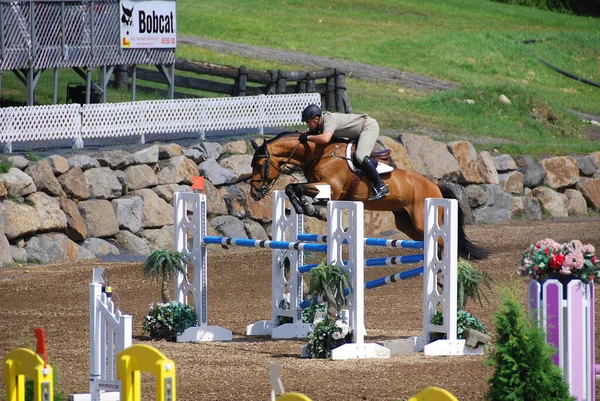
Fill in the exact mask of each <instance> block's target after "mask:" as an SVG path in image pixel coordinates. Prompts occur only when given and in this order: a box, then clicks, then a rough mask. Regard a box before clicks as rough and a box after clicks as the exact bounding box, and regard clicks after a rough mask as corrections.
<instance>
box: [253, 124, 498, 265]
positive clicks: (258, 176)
mask: <svg viewBox="0 0 600 401" xmlns="http://www.w3.org/2000/svg"><path fill="white" fill-rule="evenodd" d="M298 138H299V133H298V132H283V133H281V134H279V135H277V136H276V137H274V138H271V139H269V140H265V141H264V142H263V144H262V145H260V146H259V145H258V144H257V143H256V142H255V141H254V140H251V141H250V142H251V144H252V147H253V148H254V150H255V152H254V157H253V159H252V178H251V181H250V185H251V190H250V195H251V196H252V199H254V200H256V201H258V200H260V199H262V198H264V197H265V196H266V195H267V193H268V192H269V191H270V190H271V189H272V188H273V186H274V184H275V181H276V180H277V179H278V178H279V176H280V174H281V172H282V169H284V168H286V167H287V166H296V167H298V168H300V169H302V171H303V172H304V176H305V177H306V180H307V183H297V184H289V185H287V186H286V188H285V192H286V195H287V196H288V198H289V199H290V202H291V204H292V206H293V207H294V209H295V210H296V212H297V213H299V214H306V215H309V216H315V217H319V218H321V219H326V216H325V215H324V213H323V212H322V211H320V210H319V209H316V208H315V207H314V206H313V204H312V198H314V197H315V196H316V195H317V194H318V192H319V189H318V188H317V187H316V185H322V184H326V185H329V186H330V187H331V199H333V200H349V201H361V202H363V203H364V205H365V209H366V210H376V211H391V212H393V214H394V219H395V225H396V228H397V229H398V230H400V231H402V232H403V233H405V234H406V235H408V236H409V237H410V238H412V239H414V240H417V241H422V240H423V233H424V225H425V210H424V209H425V198H444V197H445V198H451V199H455V197H454V195H453V194H452V192H451V191H450V190H449V188H447V187H445V186H444V185H442V184H435V183H433V182H432V181H430V180H428V179H427V178H425V177H424V176H422V175H421V174H419V173H417V172H415V171H412V170H402V169H397V168H393V169H392V170H391V171H390V172H388V173H385V174H382V175H381V178H382V179H383V181H384V182H385V183H386V184H387V185H388V188H389V190H390V194H389V195H388V196H386V197H385V198H381V199H377V200H372V201H369V200H368V199H369V192H370V191H372V190H371V186H370V184H369V181H368V179H367V178H366V176H365V177H361V178H360V180H359V179H356V180H355V179H354V177H355V173H354V172H353V171H351V169H350V167H349V165H348V160H349V159H351V158H352V156H350V157H348V156H347V153H346V148H347V146H349V144H348V143H347V142H343V141H338V142H331V143H329V144H326V145H318V144H315V143H314V142H302V143H301V142H300V141H299V140H298ZM353 181H354V182H353ZM458 209H459V210H458V217H459V218H458V220H459V221H458V254H459V256H460V257H462V258H464V259H470V260H484V259H487V257H488V256H489V255H490V251H488V250H486V249H483V248H481V247H479V246H477V245H475V244H474V243H472V242H471V241H470V240H469V238H468V237H467V235H466V233H465V230H464V212H463V211H462V208H461V207H460V206H459V208H458Z"/></svg>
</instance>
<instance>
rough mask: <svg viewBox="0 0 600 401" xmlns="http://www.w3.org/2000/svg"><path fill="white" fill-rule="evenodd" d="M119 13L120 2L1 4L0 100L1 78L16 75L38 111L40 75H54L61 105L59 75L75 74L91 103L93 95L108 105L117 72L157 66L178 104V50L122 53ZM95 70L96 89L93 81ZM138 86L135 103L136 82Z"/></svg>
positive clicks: (83, 0)
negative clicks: (48, 72)
mask: <svg viewBox="0 0 600 401" xmlns="http://www.w3.org/2000/svg"><path fill="white" fill-rule="evenodd" d="M119 7H120V3H119V0H27V1H23V0H22V1H13V0H0V94H1V90H2V87H1V82H2V81H1V77H2V74H3V73H4V72H6V71H12V72H13V73H14V74H15V75H16V76H17V77H18V78H19V80H20V81H21V82H22V83H23V84H24V85H25V86H26V87H27V104H28V105H33V104H34V94H35V87H36V85H37V83H38V80H39V78H40V76H41V74H42V73H43V72H44V71H45V70H47V69H53V70H54V95H53V100H54V103H56V102H57V98H58V95H57V92H58V70H59V69H60V68H72V69H73V70H74V71H75V72H77V74H78V75H79V76H81V77H82V78H83V79H84V80H85V82H86V103H90V96H91V93H92V90H93V91H94V92H96V93H98V94H99V96H100V98H99V100H100V101H101V102H105V101H106V87H107V85H108V81H109V78H110V76H111V75H112V73H113V71H114V69H115V67H116V66H119V65H134V66H135V65H136V64H152V65H155V66H156V67H157V68H158V69H159V71H161V72H162V73H163V74H164V76H165V78H166V79H167V82H168V84H169V98H173V94H174V85H173V83H174V74H175V69H174V62H175V49H174V48H168V49H164V48H162V49H123V48H121V45H120V25H119V24H120V22H119V21H120V20H119V17H120V9H119ZM96 68H98V69H99V72H100V78H99V81H98V82H97V83H96V82H93V81H92V72H93V71H94V70H95V69H96ZM134 72H135V68H134ZM134 77H135V73H134ZM133 85H134V91H133V97H134V100H135V78H134V82H133Z"/></svg>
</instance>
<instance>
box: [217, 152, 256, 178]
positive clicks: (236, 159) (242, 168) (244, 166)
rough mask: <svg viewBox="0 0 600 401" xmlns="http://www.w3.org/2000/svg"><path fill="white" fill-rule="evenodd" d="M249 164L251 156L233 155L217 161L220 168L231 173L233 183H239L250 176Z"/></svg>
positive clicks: (250, 168)
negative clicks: (233, 177)
mask: <svg viewBox="0 0 600 401" xmlns="http://www.w3.org/2000/svg"><path fill="white" fill-rule="evenodd" d="M251 163H252V156H250V155H233V156H230V157H227V158H225V159H222V160H220V161H219V164H220V165H221V166H223V167H225V168H226V169H228V170H230V171H232V172H233V174H234V175H235V179H234V182H240V181H243V180H245V179H248V178H250V177H251V176H252V166H251Z"/></svg>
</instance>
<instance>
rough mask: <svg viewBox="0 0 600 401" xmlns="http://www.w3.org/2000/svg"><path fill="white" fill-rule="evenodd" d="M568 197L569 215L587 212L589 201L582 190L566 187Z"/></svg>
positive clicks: (582, 214)
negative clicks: (587, 201)
mask: <svg viewBox="0 0 600 401" xmlns="http://www.w3.org/2000/svg"><path fill="white" fill-rule="evenodd" d="M564 194H565V196H566V197H567V203H566V205H565V206H566V207H567V213H568V214H569V216H585V215H586V214H587V212H588V211H587V203H586V201H585V198H584V197H583V195H582V194H581V192H579V191H576V190H574V189H565V192H564Z"/></svg>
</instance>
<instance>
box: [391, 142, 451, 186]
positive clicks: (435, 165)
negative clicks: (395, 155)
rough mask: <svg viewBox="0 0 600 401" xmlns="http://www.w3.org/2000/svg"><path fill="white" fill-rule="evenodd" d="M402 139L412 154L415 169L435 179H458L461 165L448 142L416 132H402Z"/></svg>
mask: <svg viewBox="0 0 600 401" xmlns="http://www.w3.org/2000/svg"><path fill="white" fill-rule="evenodd" d="M400 141H401V143H402V145H403V146H404V148H405V149H406V151H407V152H408V154H409V155H410V159H411V160H412V162H413V166H414V170H415V171H417V172H418V173H420V174H422V175H424V176H425V177H427V178H429V179H431V180H434V181H437V180H445V181H450V182H456V181H457V180H458V178H459V176H460V166H459V165H458V162H457V161H456V159H455V158H454V156H452V154H450V152H449V151H448V148H447V146H446V144H444V143H441V142H437V141H434V140H433V139H430V138H427V137H425V136H420V135H414V134H401V135H400Z"/></svg>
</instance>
